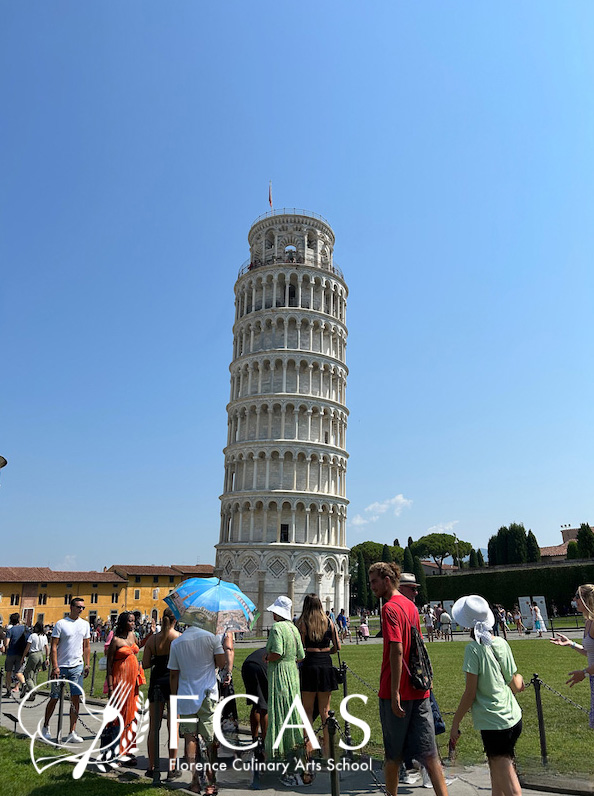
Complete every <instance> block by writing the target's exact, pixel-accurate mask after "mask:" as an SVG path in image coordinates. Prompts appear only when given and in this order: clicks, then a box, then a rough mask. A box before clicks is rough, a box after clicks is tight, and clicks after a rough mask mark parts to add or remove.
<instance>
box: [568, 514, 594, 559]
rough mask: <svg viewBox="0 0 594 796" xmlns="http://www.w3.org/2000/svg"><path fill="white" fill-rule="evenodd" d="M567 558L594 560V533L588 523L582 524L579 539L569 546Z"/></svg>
mask: <svg viewBox="0 0 594 796" xmlns="http://www.w3.org/2000/svg"><path fill="white" fill-rule="evenodd" d="M567 558H568V559H576V558H594V533H592V528H590V526H589V525H588V523H587V522H582V524H581V525H580V529H579V531H578V535H577V539H575V540H572V541H571V542H569V543H568V545H567Z"/></svg>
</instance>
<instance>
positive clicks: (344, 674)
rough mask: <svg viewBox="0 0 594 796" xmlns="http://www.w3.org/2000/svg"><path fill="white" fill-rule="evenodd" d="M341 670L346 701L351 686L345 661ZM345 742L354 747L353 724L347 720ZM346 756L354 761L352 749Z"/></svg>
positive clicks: (345, 723)
mask: <svg viewBox="0 0 594 796" xmlns="http://www.w3.org/2000/svg"><path fill="white" fill-rule="evenodd" d="M340 670H341V671H342V696H343V698H344V699H346V698H347V697H348V695H349V686H348V683H347V665H346V661H343V662H342V663H341V665H340ZM344 740H345V742H346V744H347V746H352V745H353V739H352V736H351V724H350V722H348V721H346V720H345V722H344ZM346 756H347V757H348V759H349V760H352V759H353V750H352V749H348V750H347V753H346Z"/></svg>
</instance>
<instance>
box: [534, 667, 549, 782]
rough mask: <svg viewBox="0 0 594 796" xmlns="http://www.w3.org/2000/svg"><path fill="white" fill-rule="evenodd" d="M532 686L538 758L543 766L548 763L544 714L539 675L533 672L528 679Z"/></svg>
mask: <svg viewBox="0 0 594 796" xmlns="http://www.w3.org/2000/svg"><path fill="white" fill-rule="evenodd" d="M530 682H531V683H532V685H533V686H534V696H535V699H536V715H537V717H538V735H539V737H540V759H541V761H542V764H543V766H546V765H548V762H549V757H548V753H547V738H546V735H545V725H544V716H543V713H542V699H541V696H540V677H539V676H538V675H537V674H534V676H533V677H532V680H531V681H530Z"/></svg>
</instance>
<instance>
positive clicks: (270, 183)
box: [268, 180, 273, 210]
mask: <svg viewBox="0 0 594 796" xmlns="http://www.w3.org/2000/svg"><path fill="white" fill-rule="evenodd" d="M268 204H269V205H270V209H271V210H272V209H273V207H272V180H270V182H269V183H268Z"/></svg>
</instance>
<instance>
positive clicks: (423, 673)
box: [399, 606, 433, 691]
mask: <svg viewBox="0 0 594 796" xmlns="http://www.w3.org/2000/svg"><path fill="white" fill-rule="evenodd" d="M399 607H400V606H399ZM402 660H403V663H404V665H405V666H406V671H407V672H408V676H409V677H410V684H411V685H412V687H413V688H416V690H417V691H429V690H430V689H431V688H432V687H433V667H432V666H431V661H430V659H429V653H428V652H427V648H426V647H425V642H424V641H423V636H422V635H421V634H420V633H419V631H418V630H417V628H416V627H415V626H414V625H411V627H410V652H409V656H408V663H407V662H406V661H405V660H404V658H403V659H402Z"/></svg>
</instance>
